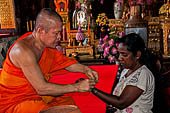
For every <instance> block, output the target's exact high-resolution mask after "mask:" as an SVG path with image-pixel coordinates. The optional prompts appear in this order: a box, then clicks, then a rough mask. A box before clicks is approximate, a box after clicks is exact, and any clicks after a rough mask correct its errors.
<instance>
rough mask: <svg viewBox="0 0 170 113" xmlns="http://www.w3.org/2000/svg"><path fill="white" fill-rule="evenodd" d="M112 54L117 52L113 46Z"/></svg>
mask: <svg viewBox="0 0 170 113" xmlns="http://www.w3.org/2000/svg"><path fill="white" fill-rule="evenodd" d="M112 54H113V55H115V54H117V49H116V48H114V47H113V48H112Z"/></svg>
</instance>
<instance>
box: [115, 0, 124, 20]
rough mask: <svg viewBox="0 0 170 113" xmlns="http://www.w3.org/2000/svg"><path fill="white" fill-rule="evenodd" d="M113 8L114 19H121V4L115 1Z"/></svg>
mask: <svg viewBox="0 0 170 113" xmlns="http://www.w3.org/2000/svg"><path fill="white" fill-rule="evenodd" d="M113 7H114V8H113V10H114V16H115V19H121V18H122V15H123V4H122V3H119V2H118V0H116V1H115V2H114V6H113Z"/></svg>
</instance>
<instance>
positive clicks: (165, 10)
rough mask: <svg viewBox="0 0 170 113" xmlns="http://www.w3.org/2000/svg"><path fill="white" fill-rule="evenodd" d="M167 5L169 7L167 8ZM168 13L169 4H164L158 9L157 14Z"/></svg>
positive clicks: (169, 9) (169, 11)
mask: <svg viewBox="0 0 170 113" xmlns="http://www.w3.org/2000/svg"><path fill="white" fill-rule="evenodd" d="M168 5H169V6H168ZM167 13H170V4H168V3H166V4H164V5H163V6H161V8H160V9H159V14H160V15H162V14H167Z"/></svg>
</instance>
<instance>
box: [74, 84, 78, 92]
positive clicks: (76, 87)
mask: <svg viewBox="0 0 170 113" xmlns="http://www.w3.org/2000/svg"><path fill="white" fill-rule="evenodd" d="M73 87H74V92H79V86H78V85H76V84H73Z"/></svg>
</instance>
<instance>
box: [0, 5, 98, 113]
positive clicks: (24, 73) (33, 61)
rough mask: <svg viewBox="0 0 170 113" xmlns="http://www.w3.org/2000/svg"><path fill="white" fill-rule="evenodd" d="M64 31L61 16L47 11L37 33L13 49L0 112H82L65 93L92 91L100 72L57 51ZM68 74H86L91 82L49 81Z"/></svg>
mask: <svg viewBox="0 0 170 113" xmlns="http://www.w3.org/2000/svg"><path fill="white" fill-rule="evenodd" d="M61 31H62V19H61V17H60V16H59V14H57V13H56V12H55V11H52V10H51V9H49V8H45V9H42V10H41V11H40V13H39V14H38V16H37V19H36V25H35V28H34V30H33V32H32V33H26V34H25V35H23V36H21V37H20V38H19V39H18V40H17V41H16V42H15V43H14V44H13V45H12V46H11V47H10V48H9V50H8V53H7V57H6V59H5V61H4V63H3V69H2V72H1V75H0V113H81V111H80V110H79V108H78V107H77V106H76V105H75V103H74V101H73V99H72V98H71V97H67V96H64V95H63V94H66V93H71V92H86V91H90V89H91V88H93V87H94V85H95V84H96V82H98V73H97V72H96V71H94V70H93V69H91V68H89V67H88V66H85V65H82V64H80V63H78V62H77V61H76V60H74V59H71V58H68V57H66V56H64V55H63V54H62V53H61V52H59V51H57V49H56V46H57V43H58V42H59V41H60V38H61ZM67 72H80V73H85V74H86V75H87V77H88V79H85V80H82V81H79V82H78V83H73V84H66V85H61V84H55V83H49V82H48V80H49V79H50V78H51V77H52V76H54V75H59V74H64V73H67Z"/></svg>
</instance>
